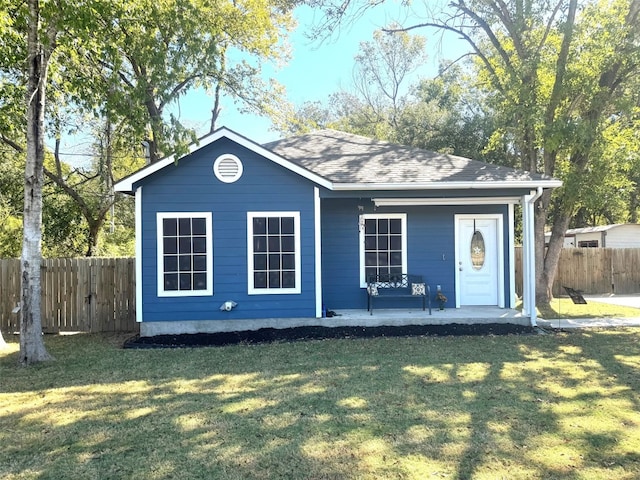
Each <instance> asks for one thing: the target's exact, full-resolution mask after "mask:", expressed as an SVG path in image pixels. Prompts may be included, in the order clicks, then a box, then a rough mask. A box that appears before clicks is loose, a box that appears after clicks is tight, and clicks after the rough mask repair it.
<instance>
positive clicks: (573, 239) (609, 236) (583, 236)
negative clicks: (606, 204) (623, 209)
mask: <svg viewBox="0 0 640 480" xmlns="http://www.w3.org/2000/svg"><path fill="white" fill-rule="evenodd" d="M550 238H551V233H546V234H545V241H546V243H549V239H550ZM563 247H564V248H589V247H591V248H640V224H637V223H617V224H614V225H600V226H598V227H584V228H571V229H569V230H567V231H566V233H565V234H564V245H563Z"/></svg>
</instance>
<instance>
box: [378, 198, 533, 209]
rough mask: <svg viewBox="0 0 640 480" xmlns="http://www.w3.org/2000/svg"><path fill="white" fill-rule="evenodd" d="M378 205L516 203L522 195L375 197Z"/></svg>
mask: <svg viewBox="0 0 640 480" xmlns="http://www.w3.org/2000/svg"><path fill="white" fill-rule="evenodd" d="M372 201H373V203H374V204H375V206H376V207H406V206H417V205H512V204H513V205H515V204H517V203H520V201H521V197H466V198H465V197H460V198H458V197H453V198H452V197H448V198H373V199H372Z"/></svg>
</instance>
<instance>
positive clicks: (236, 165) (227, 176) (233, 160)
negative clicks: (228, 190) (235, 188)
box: [213, 153, 242, 183]
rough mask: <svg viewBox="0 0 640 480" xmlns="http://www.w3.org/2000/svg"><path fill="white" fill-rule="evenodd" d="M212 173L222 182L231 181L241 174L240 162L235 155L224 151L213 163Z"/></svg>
mask: <svg viewBox="0 0 640 480" xmlns="http://www.w3.org/2000/svg"><path fill="white" fill-rule="evenodd" d="M213 173H215V175H216V178H217V179H218V180H220V181H221V182H224V183H233V182H235V181H236V180H238V179H239V178H240V177H241V176H242V162H241V161H240V159H239V158H238V157H236V156H235V155H231V154H230V153H225V154H223V155H220V156H219V157H218V158H216V161H215V162H214V163H213Z"/></svg>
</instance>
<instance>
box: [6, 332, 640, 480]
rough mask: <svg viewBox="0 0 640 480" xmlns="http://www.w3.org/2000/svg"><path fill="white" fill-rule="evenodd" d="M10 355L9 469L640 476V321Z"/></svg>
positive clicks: (80, 473) (109, 343)
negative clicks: (27, 363) (635, 325)
mask: <svg viewBox="0 0 640 480" xmlns="http://www.w3.org/2000/svg"><path fill="white" fill-rule="evenodd" d="M8 340H9V341H10V344H9V349H8V350H6V351H2V352H0V445H1V448H0V478H3V479H8V480H14V479H36V478H37V479H110V478H136V479H169V478H176V479H191V478H205V479H217V478H219V479H380V478H384V479H388V478H390V479H395V478H402V479H427V478H449V479H472V478H473V479H492V480H493V479H499V478H508V479H611V478H616V479H617V480H620V479H637V478H640V395H639V394H638V392H640V330H633V329H627V330H624V329H622V330H583V331H579V332H574V333H556V334H551V335H539V336H537V335H530V336H503V337H495V336H487V337H457V338H456V337H442V338H433V337H422V338H420V337H416V338H379V339H344V340H326V341H310V342H298V343H291V344H287V343H277V344H271V345H254V346H249V345H238V346H229V347H221V348H200V349H175V350H121V349H119V345H120V344H121V341H122V337H117V336H108V335H76V336H47V337H46V344H47V347H48V349H49V351H50V352H51V353H52V354H53V355H54V356H55V357H56V358H57V361H55V362H52V363H48V364H43V365H36V366H32V367H29V368H23V367H19V366H17V365H16V362H17V356H18V355H17V348H18V347H17V344H16V343H14V342H15V338H11V337H9V339H8Z"/></svg>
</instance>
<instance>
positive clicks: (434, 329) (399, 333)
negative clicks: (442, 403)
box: [124, 323, 536, 348]
mask: <svg viewBox="0 0 640 480" xmlns="http://www.w3.org/2000/svg"><path fill="white" fill-rule="evenodd" d="M533 333H536V329H534V328H532V327H530V326H523V325H515V324H500V323H489V324H482V325H462V324H457V323H453V324H448V325H407V326H399V327H295V328H282V329H278V328H261V329H260V330H251V331H239V332H220V333H197V334H182V335H156V336H153V337H140V336H135V337H133V338H130V339H128V340H127V341H126V342H125V343H124V348H180V347H221V346H224V345H236V344H239V343H246V344H257V343H273V342H295V341H304V340H322V339H327V338H374V337H415V336H459V335H526V334H533Z"/></svg>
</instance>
